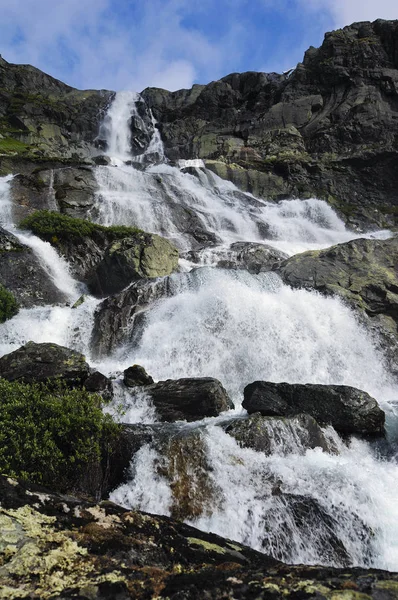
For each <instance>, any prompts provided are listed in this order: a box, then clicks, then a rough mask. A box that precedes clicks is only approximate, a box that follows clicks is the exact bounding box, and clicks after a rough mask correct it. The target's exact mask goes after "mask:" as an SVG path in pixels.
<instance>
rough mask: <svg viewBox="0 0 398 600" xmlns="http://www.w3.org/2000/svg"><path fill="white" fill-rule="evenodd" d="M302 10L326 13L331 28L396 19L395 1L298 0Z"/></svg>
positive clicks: (397, 13)
mask: <svg viewBox="0 0 398 600" xmlns="http://www.w3.org/2000/svg"><path fill="white" fill-rule="evenodd" d="M300 1H301V3H302V6H303V8H304V9H307V10H308V9H310V10H311V9H312V10H316V11H327V12H328V13H329V14H330V16H331V17H332V19H333V27H344V26H345V25H350V24H351V23H354V22H355V21H375V20H376V19H398V2H397V0H300Z"/></svg>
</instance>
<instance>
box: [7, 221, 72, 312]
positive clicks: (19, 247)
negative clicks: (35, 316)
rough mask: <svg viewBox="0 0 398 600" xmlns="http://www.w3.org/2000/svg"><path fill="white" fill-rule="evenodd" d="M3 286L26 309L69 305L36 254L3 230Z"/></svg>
mask: <svg viewBox="0 0 398 600" xmlns="http://www.w3.org/2000/svg"><path fill="white" fill-rule="evenodd" d="M0 284H2V285H3V286H4V287H5V288H6V289H8V290H10V291H11V292H12V293H13V295H14V297H15V299H16V300H17V302H18V304H19V305H20V306H21V307H22V308H31V307H32V306H44V305H46V304H60V303H65V302H66V297H65V295H64V294H62V292H60V290H59V289H58V288H57V287H56V286H55V285H54V283H53V282H52V280H51V278H50V277H49V275H48V274H47V273H46V271H45V270H44V269H43V267H42V266H41V264H40V262H39V260H38V258H37V257H36V256H35V254H34V253H33V251H32V250H31V249H30V248H28V246H25V245H24V244H21V243H20V242H19V240H18V239H17V238H16V237H15V236H14V235H12V234H11V233H8V232H7V231H5V230H4V229H2V228H1V227H0Z"/></svg>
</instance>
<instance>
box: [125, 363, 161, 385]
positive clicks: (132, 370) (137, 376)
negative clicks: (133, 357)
mask: <svg viewBox="0 0 398 600" xmlns="http://www.w3.org/2000/svg"><path fill="white" fill-rule="evenodd" d="M123 375H124V377H123V383H124V385H125V386H127V387H135V386H142V385H151V383H154V381H153V378H152V377H151V376H150V375H148V373H147V372H146V371H145V369H144V367H141V366H140V365H133V366H131V367H128V368H127V369H125V370H124V371H123Z"/></svg>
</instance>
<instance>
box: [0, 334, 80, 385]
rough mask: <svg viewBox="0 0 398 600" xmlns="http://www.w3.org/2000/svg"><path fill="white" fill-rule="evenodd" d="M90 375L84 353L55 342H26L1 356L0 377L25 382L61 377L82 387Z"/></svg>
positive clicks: (67, 382)
mask: <svg viewBox="0 0 398 600" xmlns="http://www.w3.org/2000/svg"><path fill="white" fill-rule="evenodd" d="M89 375H90V368H89V366H88V364H87V363H86V359H85V358H84V356H83V354H80V353H79V352H75V351H73V350H70V349H69V348H65V347H64V346H58V345H57V344H50V343H46V344H35V343H34V342H28V343H27V344H25V346H22V347H21V348H18V350H15V351H14V352H11V353H10V354H6V355H4V356H2V357H1V358H0V377H2V378H3V379H7V380H8V381H24V382H25V383H33V382H43V383H46V382H47V381H55V380H61V381H62V382H64V383H65V384H66V385H67V386H68V387H72V388H73V387H81V386H82V385H83V384H84V382H85V381H86V379H87V377H88V376H89Z"/></svg>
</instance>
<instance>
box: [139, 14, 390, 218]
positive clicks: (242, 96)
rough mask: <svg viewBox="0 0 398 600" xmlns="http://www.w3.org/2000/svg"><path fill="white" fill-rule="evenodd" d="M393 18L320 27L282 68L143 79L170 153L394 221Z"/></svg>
mask: <svg viewBox="0 0 398 600" xmlns="http://www.w3.org/2000/svg"><path fill="white" fill-rule="evenodd" d="M397 47H398V21H383V20H377V21H375V22H374V23H367V22H366V23H354V24H353V25H351V26H349V27H345V28H344V29H340V30H337V31H333V32H331V33H327V34H326V35H325V39H324V42H323V44H322V46H321V47H320V48H313V47H311V48H310V49H309V50H307V52H306V53H305V56H304V59H303V62H302V63H299V64H298V65H297V67H296V69H295V70H294V71H292V72H290V73H286V74H284V75H278V74H276V73H254V72H253V73H242V74H238V73H234V74H231V75H228V76H227V77H224V78H223V79H221V80H220V81H214V82H212V83H210V84H209V85H206V86H199V85H196V86H194V87H193V88H192V90H180V91H178V92H172V93H169V92H166V91H164V90H158V89H147V90H145V91H144V92H143V96H144V98H145V99H146V101H147V102H148V104H149V105H150V106H151V107H153V111H154V114H155V116H156V118H157V119H158V121H159V123H161V125H160V127H161V133H162V138H163V140H164V143H165V146H166V151H167V154H168V156H169V157H170V158H192V157H199V158H203V159H205V161H206V165H207V166H208V167H210V168H212V169H214V170H215V171H216V172H217V173H218V174H219V175H221V176H222V177H225V178H228V179H231V180H232V181H234V183H236V184H237V185H238V186H240V187H241V188H242V189H246V190H248V191H251V192H253V193H254V194H255V195H258V196H261V197H264V198H275V199H278V198H286V197H292V196H293V197H306V196H307V197H308V196H310V195H315V196H318V197H321V198H323V199H325V200H327V201H328V202H330V203H331V204H332V205H334V206H335V207H336V208H337V209H339V210H340V211H341V212H342V213H343V214H345V216H346V218H347V219H348V220H349V221H351V222H352V223H353V224H355V223H356V222H360V221H363V220H365V221H368V222H369V221H370V222H374V223H377V224H379V225H381V224H384V223H394V222H395V214H396V210H397V208H396V206H397V193H396V189H397V184H398V172H397V169H396V160H397V149H398V146H397V139H398V138H397V134H398V120H397V118H398V70H397V69H398V51H397Z"/></svg>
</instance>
